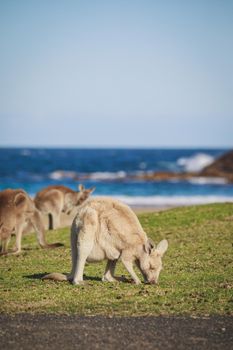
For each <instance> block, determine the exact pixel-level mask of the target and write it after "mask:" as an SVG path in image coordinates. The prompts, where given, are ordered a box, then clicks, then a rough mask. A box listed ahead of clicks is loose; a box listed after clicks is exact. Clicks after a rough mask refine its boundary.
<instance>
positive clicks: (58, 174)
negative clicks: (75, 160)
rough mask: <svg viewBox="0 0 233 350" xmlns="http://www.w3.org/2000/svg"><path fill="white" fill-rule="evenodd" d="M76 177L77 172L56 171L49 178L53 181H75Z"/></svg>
mask: <svg viewBox="0 0 233 350" xmlns="http://www.w3.org/2000/svg"><path fill="white" fill-rule="evenodd" d="M76 177H77V173H76V172H75V171H66V170H56V171H53V172H52V173H50V174H49V178H50V179H52V180H62V179H75V178H76Z"/></svg>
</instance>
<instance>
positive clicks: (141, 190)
mask: <svg viewBox="0 0 233 350" xmlns="http://www.w3.org/2000/svg"><path fill="white" fill-rule="evenodd" d="M226 151H227V150H226V149H81V148H77V149H66V148H64V149H63V148H59V149H47V148H1V149H0V164H1V169H0V189H1V190H3V189H6V188H23V189H24V190H26V191H27V192H28V193H29V194H30V195H31V196H34V195H35V194H36V192H37V191H39V190H41V189H42V188H43V187H45V186H48V185H52V184H63V185H66V186H69V187H70V188H73V189H76V188H77V186H78V184H79V183H82V184H84V185H85V186H86V187H92V186H95V187H96V190H95V192H94V194H95V195H108V196H109V195H111V196H114V197H117V198H119V199H121V200H123V201H124V202H126V203H128V204H129V205H132V206H153V207H163V206H176V205H189V204H199V203H200V204H201V203H212V202H225V201H230V202H233V185H232V184H228V183H226V181H225V180H224V179H216V178H215V179H214V178H201V177H199V178H192V179H189V180H186V181H184V180H183V181H181V180H179V181H178V180H169V181H145V180H138V179H135V178H134V176H135V175H140V174H143V173H150V172H154V171H176V172H182V171H199V170H200V169H202V168H203V167H204V166H205V165H208V164H210V163H211V162H213V161H214V159H216V158H217V157H218V156H220V155H221V154H223V153H225V152H226Z"/></svg>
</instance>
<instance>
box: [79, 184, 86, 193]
mask: <svg viewBox="0 0 233 350" xmlns="http://www.w3.org/2000/svg"><path fill="white" fill-rule="evenodd" d="M78 189H79V191H80V192H83V191H84V190H85V187H84V186H83V185H82V184H80V185H79V186H78Z"/></svg>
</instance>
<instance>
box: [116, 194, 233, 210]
mask: <svg viewBox="0 0 233 350" xmlns="http://www.w3.org/2000/svg"><path fill="white" fill-rule="evenodd" d="M113 197H115V198H117V199H119V200H121V201H122V202H124V203H126V204H128V205H130V206H136V207H160V208H161V207H175V206H187V205H198V204H211V203H225V202H231V203H232V202H233V197H232V196H231V197H230V196H229V197H228V196H120V195H119V196H113Z"/></svg>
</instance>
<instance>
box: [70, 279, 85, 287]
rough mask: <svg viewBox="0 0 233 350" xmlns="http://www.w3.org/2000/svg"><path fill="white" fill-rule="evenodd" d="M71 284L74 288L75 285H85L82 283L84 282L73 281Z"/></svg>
mask: <svg viewBox="0 0 233 350" xmlns="http://www.w3.org/2000/svg"><path fill="white" fill-rule="evenodd" d="M72 284H73V285H74V286H76V285H79V284H85V282H84V281H76V280H73V281H72Z"/></svg>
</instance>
